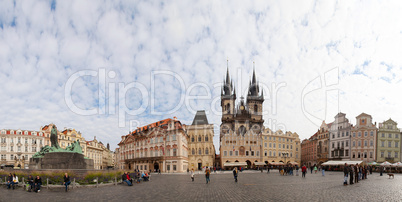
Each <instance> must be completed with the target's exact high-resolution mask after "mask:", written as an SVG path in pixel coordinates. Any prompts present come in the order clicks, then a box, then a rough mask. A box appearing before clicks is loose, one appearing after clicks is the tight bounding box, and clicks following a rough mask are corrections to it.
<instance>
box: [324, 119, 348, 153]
mask: <svg viewBox="0 0 402 202" xmlns="http://www.w3.org/2000/svg"><path fill="white" fill-rule="evenodd" d="M351 127H352V124H350V123H349V120H348V119H347V118H346V114H344V113H341V112H340V113H338V114H337V115H336V116H335V121H334V122H333V123H332V125H331V127H330V129H329V134H330V135H329V145H330V159H331V160H350V129H351Z"/></svg>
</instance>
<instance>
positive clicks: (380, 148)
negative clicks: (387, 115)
mask: <svg viewBox="0 0 402 202" xmlns="http://www.w3.org/2000/svg"><path fill="white" fill-rule="evenodd" d="M397 126H398V123H397V122H395V121H393V120H392V119H388V120H387V121H384V122H383V123H380V124H379V129H378V135H377V161H378V162H384V161H388V162H391V163H394V162H398V161H401V142H402V141H401V131H400V129H398V127H397Z"/></svg>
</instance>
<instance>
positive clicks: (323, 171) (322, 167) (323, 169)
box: [321, 166, 325, 176]
mask: <svg viewBox="0 0 402 202" xmlns="http://www.w3.org/2000/svg"><path fill="white" fill-rule="evenodd" d="M321 172H322V176H325V168H324V166H321Z"/></svg>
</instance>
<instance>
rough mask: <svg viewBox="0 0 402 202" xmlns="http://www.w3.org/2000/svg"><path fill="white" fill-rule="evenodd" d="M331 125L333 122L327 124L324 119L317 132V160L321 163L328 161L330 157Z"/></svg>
mask: <svg viewBox="0 0 402 202" xmlns="http://www.w3.org/2000/svg"><path fill="white" fill-rule="evenodd" d="M331 125H332V123H329V124H326V123H325V121H323V122H322V124H321V126H320V129H319V130H318V132H317V161H318V164H319V165H321V164H322V163H324V162H327V161H328V158H329V128H331Z"/></svg>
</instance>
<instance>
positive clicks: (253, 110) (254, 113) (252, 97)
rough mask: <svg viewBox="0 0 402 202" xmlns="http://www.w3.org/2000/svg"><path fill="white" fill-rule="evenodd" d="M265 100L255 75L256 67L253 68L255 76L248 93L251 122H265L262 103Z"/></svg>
mask: <svg viewBox="0 0 402 202" xmlns="http://www.w3.org/2000/svg"><path fill="white" fill-rule="evenodd" d="M263 102H264V92H263V91H262V89H261V92H260V85H259V83H258V82H257V79H256V76H255V67H254V68H253V77H252V79H251V81H250V83H249V87H248V93H247V106H248V109H249V112H250V114H251V120H250V122H251V123H258V124H261V126H262V123H264V119H263V118H262V104H263Z"/></svg>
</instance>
